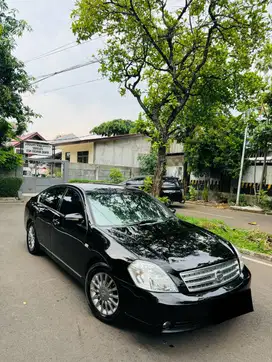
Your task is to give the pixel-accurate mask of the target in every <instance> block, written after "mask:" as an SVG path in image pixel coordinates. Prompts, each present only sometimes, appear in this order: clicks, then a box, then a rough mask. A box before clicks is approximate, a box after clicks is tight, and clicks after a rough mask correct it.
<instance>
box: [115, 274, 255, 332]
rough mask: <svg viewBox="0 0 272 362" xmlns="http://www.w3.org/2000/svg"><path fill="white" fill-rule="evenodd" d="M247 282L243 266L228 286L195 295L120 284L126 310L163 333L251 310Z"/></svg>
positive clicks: (188, 328)
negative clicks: (155, 290)
mask: <svg viewBox="0 0 272 362" xmlns="http://www.w3.org/2000/svg"><path fill="white" fill-rule="evenodd" d="M250 283H251V275H250V272H249V270H248V269H247V268H246V267H245V268H244V270H243V273H242V275H241V277H239V278H237V279H236V280H234V281H232V282H231V283H229V284H228V285H225V286H224V287H220V288H218V289H216V290H212V291H208V292H205V293H198V295H189V294H188V295H184V294H182V293H149V292H146V291H143V290H140V289H139V288H136V287H131V286H128V285H124V284H123V285H122V291H123V293H124V296H125V298H124V300H125V303H124V305H125V312H126V314H127V315H128V316H130V317H132V318H134V319H137V320H138V321H140V322H143V323H145V324H146V325H148V326H150V327H152V328H154V329H156V331H160V332H163V333H173V332H184V331H188V330H193V329H197V328H200V327H203V326H206V325H210V324H218V323H221V322H224V321H225V320H228V319H231V318H235V317H238V316H239V315H242V314H246V313H249V312H252V311H253V304H252V298H251V290H250Z"/></svg>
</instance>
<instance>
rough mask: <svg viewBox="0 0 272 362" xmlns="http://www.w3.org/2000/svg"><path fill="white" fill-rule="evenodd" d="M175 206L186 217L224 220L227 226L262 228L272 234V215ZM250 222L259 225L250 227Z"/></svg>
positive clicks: (189, 204) (187, 204) (192, 206)
mask: <svg viewBox="0 0 272 362" xmlns="http://www.w3.org/2000/svg"><path fill="white" fill-rule="evenodd" d="M175 206H177V207H176V209H177V212H178V213H180V214H183V215H186V216H193V217H201V218H206V219H218V220H223V221H224V222H225V223H226V224H228V225H229V226H232V227H234V228H242V229H254V228H260V230H262V231H265V232H267V233H270V234H272V215H263V214H254V213H251V212H244V211H234V210H230V209H220V208H217V207H213V206H202V205H196V204H191V203H185V204H184V205H182V206H181V207H180V206H179V205H178V204H176V205H175ZM250 222H256V223H257V225H250V224H249V223H250Z"/></svg>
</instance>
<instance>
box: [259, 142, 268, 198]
mask: <svg viewBox="0 0 272 362" xmlns="http://www.w3.org/2000/svg"><path fill="white" fill-rule="evenodd" d="M266 159H267V149H265V151H264V161H263V168H262V174H261V181H260V189H259V192H261V191H262V189H263V182H264V178H265V171H266Z"/></svg>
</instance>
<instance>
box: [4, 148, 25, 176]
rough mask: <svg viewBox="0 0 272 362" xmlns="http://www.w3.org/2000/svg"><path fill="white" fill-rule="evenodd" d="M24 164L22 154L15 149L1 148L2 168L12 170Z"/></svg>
mask: <svg viewBox="0 0 272 362" xmlns="http://www.w3.org/2000/svg"><path fill="white" fill-rule="evenodd" d="M22 165H23V158H22V155H18V154H17V153H15V152H14V150H13V149H9V148H0V169H2V170H7V171H12V170H16V168H17V167H18V166H22Z"/></svg>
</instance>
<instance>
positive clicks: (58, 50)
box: [24, 36, 103, 64]
mask: <svg viewBox="0 0 272 362" xmlns="http://www.w3.org/2000/svg"><path fill="white" fill-rule="evenodd" d="M102 37H103V36H99V37H97V38H94V39H90V40H87V41H85V42H84V43H77V42H76V41H73V42H71V43H67V44H64V45H62V46H60V47H58V48H55V49H52V50H50V51H48V52H46V53H43V54H41V55H38V56H37V57H35V58H32V59H28V60H25V61H24V63H25V64H26V63H30V62H32V61H34V60H39V59H42V58H46V57H49V56H51V55H54V54H57V53H61V52H64V51H65V50H68V49H71V48H75V47H77V46H79V45H84V44H86V43H89V42H91V41H93V40H98V39H100V38H102Z"/></svg>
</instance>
